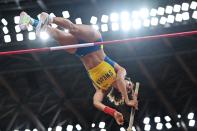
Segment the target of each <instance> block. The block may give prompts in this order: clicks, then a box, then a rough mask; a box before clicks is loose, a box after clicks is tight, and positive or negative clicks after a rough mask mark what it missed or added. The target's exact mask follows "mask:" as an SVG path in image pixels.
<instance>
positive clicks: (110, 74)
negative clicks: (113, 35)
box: [75, 38, 116, 90]
mask: <svg viewBox="0 0 197 131" xmlns="http://www.w3.org/2000/svg"><path fill="white" fill-rule="evenodd" d="M100 41H102V38H100V39H99V40H97V42H100ZM79 43H86V41H82V40H80V41H79ZM100 49H102V46H100V45H96V46H91V47H83V48H78V49H77V51H76V52H75V54H76V55H77V56H80V57H81V56H85V55H87V54H89V53H92V52H95V51H97V50H100ZM114 65H115V62H114V61H113V60H111V59H110V58H109V57H107V56H106V57H105V58H104V60H103V61H102V62H101V63H100V64H99V65H97V66H96V67H94V68H92V69H89V70H88V74H89V77H90V79H91V80H92V82H93V84H94V86H96V88H99V89H102V90H107V89H108V88H109V87H111V85H112V83H113V82H114V81H115V80H116V72H115V69H114Z"/></svg>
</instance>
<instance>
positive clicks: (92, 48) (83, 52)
mask: <svg viewBox="0 0 197 131" xmlns="http://www.w3.org/2000/svg"><path fill="white" fill-rule="evenodd" d="M101 41H103V39H102V38H99V39H98V40H97V41H95V42H101ZM78 42H79V44H83V43H88V42H87V41H84V40H79V41H78ZM101 48H102V45H94V46H89V47H81V48H78V49H77V51H76V52H75V55H77V56H79V57H82V56H85V55H87V54H89V53H92V52H95V51H97V50H100V49H101Z"/></svg>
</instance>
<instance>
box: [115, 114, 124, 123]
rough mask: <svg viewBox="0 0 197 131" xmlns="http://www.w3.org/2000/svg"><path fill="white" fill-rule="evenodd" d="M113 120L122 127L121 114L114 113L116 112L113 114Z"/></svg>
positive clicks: (122, 119)
mask: <svg viewBox="0 0 197 131" xmlns="http://www.w3.org/2000/svg"><path fill="white" fill-rule="evenodd" d="M114 119H115V120H116V122H117V123H118V125H123V123H124V118H123V115H122V113H120V112H118V111H116V112H115V113H114Z"/></svg>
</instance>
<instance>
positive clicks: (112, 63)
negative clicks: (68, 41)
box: [104, 56, 116, 67]
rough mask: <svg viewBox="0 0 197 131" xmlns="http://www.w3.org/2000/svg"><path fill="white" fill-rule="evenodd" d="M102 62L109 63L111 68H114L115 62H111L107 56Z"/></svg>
mask: <svg viewBox="0 0 197 131" xmlns="http://www.w3.org/2000/svg"><path fill="white" fill-rule="evenodd" d="M104 61H105V62H107V63H109V64H110V65H111V66H112V67H114V65H115V63H116V62H115V61H113V60H112V59H110V58H109V57H108V56H105V58H104Z"/></svg>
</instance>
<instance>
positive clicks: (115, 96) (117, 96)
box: [107, 77, 132, 106]
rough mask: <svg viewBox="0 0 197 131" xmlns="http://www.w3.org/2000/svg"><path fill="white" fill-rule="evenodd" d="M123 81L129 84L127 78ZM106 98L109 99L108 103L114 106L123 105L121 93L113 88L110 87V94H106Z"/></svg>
mask: <svg viewBox="0 0 197 131" xmlns="http://www.w3.org/2000/svg"><path fill="white" fill-rule="evenodd" d="M125 80H127V81H130V82H131V79H130V78H129V77H125ZM130 93H132V92H130ZM130 93H129V94H130ZM107 98H108V99H109V101H110V102H112V103H114V105H116V106H119V105H123V104H124V97H123V96H122V94H121V92H120V91H118V90H117V89H116V88H114V87H112V88H111V90H110V92H109V93H108V94H107Z"/></svg>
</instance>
